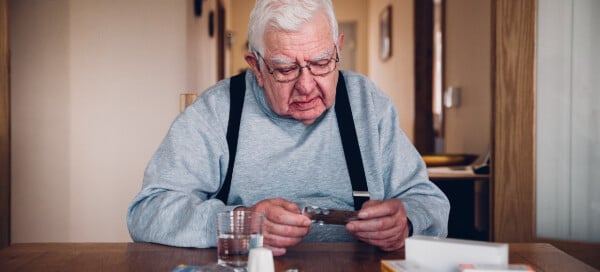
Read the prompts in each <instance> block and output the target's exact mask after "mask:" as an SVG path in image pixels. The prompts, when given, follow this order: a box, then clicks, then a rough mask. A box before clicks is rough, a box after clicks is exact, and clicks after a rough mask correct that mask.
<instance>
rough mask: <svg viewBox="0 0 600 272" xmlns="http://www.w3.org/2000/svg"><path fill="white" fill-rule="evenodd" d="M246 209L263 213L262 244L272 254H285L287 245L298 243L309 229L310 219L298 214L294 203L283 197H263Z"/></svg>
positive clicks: (297, 208) (298, 210) (298, 211)
mask: <svg viewBox="0 0 600 272" xmlns="http://www.w3.org/2000/svg"><path fill="white" fill-rule="evenodd" d="M246 209H250V210H252V211H255V212H263V213H264V214H265V221H264V224H263V246H264V247H266V248H269V249H271V250H272V251H273V255H274V256H280V255H283V254H285V252H286V248H287V247H290V246H294V245H296V244H298V243H300V242H301V241H302V238H303V237H304V236H305V235H306V234H308V232H309V231H310V225H311V223H312V222H311V220H310V219H309V218H308V217H306V216H304V215H302V214H300V208H299V207H298V205H297V204H296V203H294V202H290V201H287V200H285V199H283V198H270V199H265V200H262V201H260V202H258V203H256V205H254V206H252V207H248V208H246Z"/></svg>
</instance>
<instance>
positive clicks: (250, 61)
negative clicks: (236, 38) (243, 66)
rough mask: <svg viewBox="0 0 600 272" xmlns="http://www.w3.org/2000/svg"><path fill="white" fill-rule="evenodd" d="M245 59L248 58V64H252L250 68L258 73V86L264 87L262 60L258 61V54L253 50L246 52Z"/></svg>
mask: <svg viewBox="0 0 600 272" xmlns="http://www.w3.org/2000/svg"><path fill="white" fill-rule="evenodd" d="M244 59H245V60H246V62H247V63H248V65H250V68H251V69H252V71H253V72H254V74H255V75H256V79H257V81H258V86H260V87H263V75H262V73H261V72H260V62H259V61H258V59H257V58H256V56H255V55H254V54H252V52H246V53H245V54H244Z"/></svg>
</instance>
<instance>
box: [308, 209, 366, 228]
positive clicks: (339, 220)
mask: <svg viewBox="0 0 600 272" xmlns="http://www.w3.org/2000/svg"><path fill="white" fill-rule="evenodd" d="M302 214H303V215H306V216H307V217H308V218H310V219H311V220H312V221H313V223H314V224H319V225H323V224H332V225H345V224H347V223H348V222H350V221H353V220H358V216H357V215H358V212H357V211H347V210H336V209H328V208H323V207H318V206H305V207H303V208H302Z"/></svg>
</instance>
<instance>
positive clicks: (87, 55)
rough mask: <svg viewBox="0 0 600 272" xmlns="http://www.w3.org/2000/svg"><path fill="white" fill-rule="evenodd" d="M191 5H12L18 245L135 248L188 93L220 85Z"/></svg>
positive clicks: (76, 1) (134, 1) (22, 1)
mask: <svg viewBox="0 0 600 272" xmlns="http://www.w3.org/2000/svg"><path fill="white" fill-rule="evenodd" d="M191 2H192V1H189V0H188V1H161V0H152V1H148V0H130V1H93V0H71V1H69V0H55V1H45V0H18V1H11V2H10V9H9V12H10V16H9V17H10V20H11V21H10V33H11V43H10V47H11V50H12V56H11V69H12V70H11V95H12V97H11V108H12V112H11V122H12V135H11V137H12V150H11V155H12V158H11V159H12V199H11V201H12V202H11V208H12V222H11V225H12V226H11V227H12V242H13V243H20V242H53V241H73V242H81V241H105V242H106V241H129V240H130V238H129V235H128V232H127V229H126V224H125V213H126V208H127V206H128V205H129V202H130V201H131V199H132V198H133V196H134V195H135V194H136V193H137V192H138V190H139V188H140V187H141V183H142V175H143V171H144V168H145V166H146V163H147V161H148V160H149V159H150V156H151V155H152V153H153V152H154V150H155V149H156V148H157V146H158V144H159V143H160V141H161V139H162V137H163V136H164V134H165V133H166V131H167V129H168V127H169V125H170V123H171V121H172V120H173V118H174V117H175V116H176V114H177V113H178V110H179V109H178V95H179V93H180V92H182V91H184V90H197V89H203V88H204V87H205V86H208V85H210V84H212V83H214V81H215V79H216V72H215V71H214V68H212V67H214V65H206V64H207V63H214V60H213V58H214V56H215V53H214V52H215V48H214V47H215V45H214V39H213V40H207V39H201V38H198V37H202V36H207V34H206V33H207V21H206V18H207V17H208V16H207V15H206V14H207V13H206V10H207V9H206V8H205V13H204V14H203V17H200V18H195V17H193V16H192V15H191V14H192V13H191V12H192V9H191V8H192V5H191ZM214 3H215V2H214V1H205V5H208V6H211V5H212V6H214ZM207 60H208V61H207ZM200 64H202V65H200Z"/></svg>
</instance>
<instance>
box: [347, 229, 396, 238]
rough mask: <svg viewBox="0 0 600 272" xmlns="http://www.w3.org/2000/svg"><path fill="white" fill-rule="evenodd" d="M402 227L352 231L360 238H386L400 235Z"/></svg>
mask: <svg viewBox="0 0 600 272" xmlns="http://www.w3.org/2000/svg"><path fill="white" fill-rule="evenodd" d="M402 232H403V228H402V227H400V226H398V227H393V228H389V229H385V230H379V231H359V232H354V233H353V234H354V236H355V237H357V238H359V239H361V240H388V239H397V238H399V237H402Z"/></svg>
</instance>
